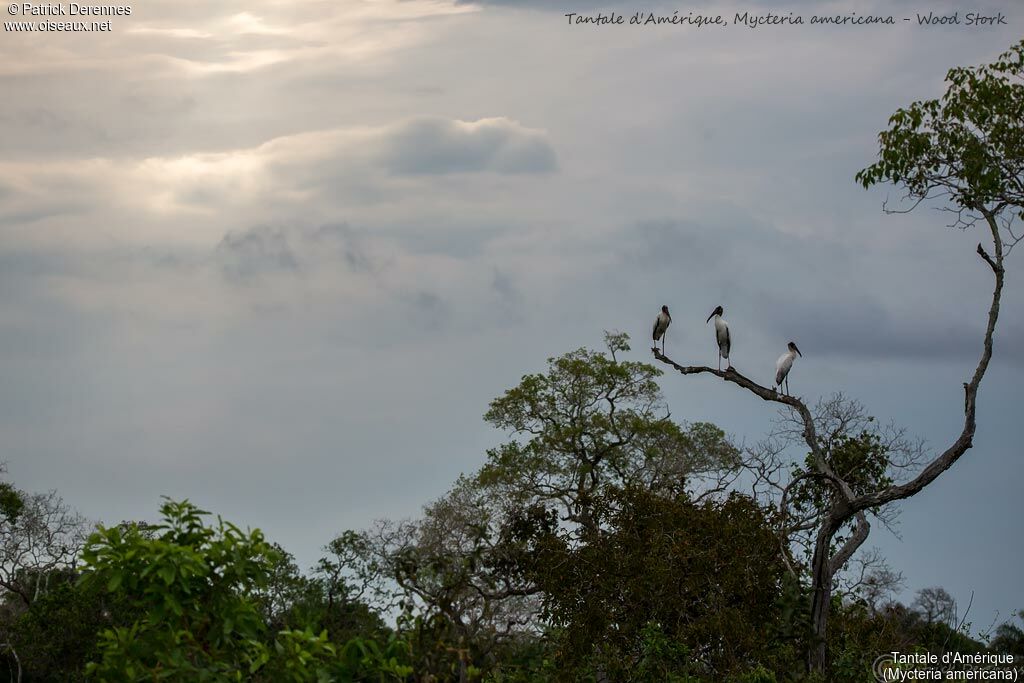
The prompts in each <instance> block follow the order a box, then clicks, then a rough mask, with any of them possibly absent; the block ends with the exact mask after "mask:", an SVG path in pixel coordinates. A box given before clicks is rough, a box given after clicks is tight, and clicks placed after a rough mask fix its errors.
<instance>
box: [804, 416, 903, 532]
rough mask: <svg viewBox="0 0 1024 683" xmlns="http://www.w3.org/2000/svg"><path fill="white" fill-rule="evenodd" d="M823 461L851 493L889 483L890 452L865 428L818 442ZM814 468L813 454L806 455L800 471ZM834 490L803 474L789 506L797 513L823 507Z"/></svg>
mask: <svg viewBox="0 0 1024 683" xmlns="http://www.w3.org/2000/svg"><path fill="white" fill-rule="evenodd" d="M822 451H823V452H824V454H825V461H826V462H827V463H828V465H829V467H831V468H832V471H833V472H835V473H836V474H837V475H839V476H840V477H842V478H843V479H844V480H845V481H846V483H847V484H849V486H850V488H851V489H852V490H853V492H854V494H856V495H862V494H865V493H870V492H872V491H876V490H878V489H879V488H884V487H886V486H889V485H890V484H892V478H891V477H890V476H889V474H888V472H889V465H890V453H889V450H888V449H887V448H886V446H885V445H884V444H883V443H882V439H881V437H880V436H879V434H878V433H876V432H870V431H867V430H864V431H861V432H860V433H858V434H840V435H837V436H835V437H833V438H830V439H829V441H828V443H827V444H825V443H823V444H822ZM813 471H815V465H814V462H813V457H812V456H811V455H810V454H808V455H807V459H806V462H805V466H804V469H803V470H798V471H797V472H795V473H794V475H795V476H797V475H800V474H801V473H803V472H813ZM834 495H835V489H834V488H833V487H832V486H831V485H829V483H828V482H827V481H825V480H823V479H822V478H820V477H806V478H802V479H801V480H800V481H799V482H797V483H796V484H794V486H793V488H792V492H791V494H790V499H789V500H790V505H791V506H792V508H793V510H794V511H795V512H797V513H798V514H806V513H808V512H812V511H814V510H823V509H825V508H827V507H828V506H829V505H830V504H831V501H832V498H833V497H834Z"/></svg>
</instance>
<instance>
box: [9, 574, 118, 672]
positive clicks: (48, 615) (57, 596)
mask: <svg viewBox="0 0 1024 683" xmlns="http://www.w3.org/2000/svg"><path fill="white" fill-rule="evenodd" d="M75 579H76V577H75V574H74V573H73V572H72V571H70V570H60V571H59V572H55V575H54V576H51V577H49V580H48V581H47V583H48V585H49V590H47V591H46V592H45V593H43V594H42V595H40V597H39V598H37V599H36V600H34V601H33V602H32V605H31V606H30V607H28V608H27V609H24V610H21V611H19V613H18V614H17V616H16V617H15V618H13V620H12V621H11V623H10V624H9V626H8V630H9V638H10V641H11V643H12V645H13V646H14V649H15V651H16V652H17V653H18V656H19V660H20V664H21V668H22V669H23V672H24V677H25V680H26V681H67V682H69V683H70V682H73V681H83V680H85V665H86V663H87V662H88V661H90V660H93V659H95V658H97V657H98V656H99V650H98V647H97V634H98V632H99V631H101V630H103V629H105V628H109V627H111V626H112V625H115V624H123V623H127V622H130V621H131V620H132V619H133V618H134V615H132V614H131V612H130V611H129V607H128V605H127V601H126V599H125V597H124V595H123V594H121V593H114V594H110V593H107V591H106V589H105V588H104V587H102V586H79V585H77V582H76V580H75Z"/></svg>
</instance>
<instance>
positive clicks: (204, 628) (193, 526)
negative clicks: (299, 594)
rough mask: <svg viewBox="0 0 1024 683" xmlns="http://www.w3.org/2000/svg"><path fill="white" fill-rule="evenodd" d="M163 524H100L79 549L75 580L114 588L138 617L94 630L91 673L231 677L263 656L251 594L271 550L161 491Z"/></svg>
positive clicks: (262, 579)
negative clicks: (212, 523)
mask: <svg viewBox="0 0 1024 683" xmlns="http://www.w3.org/2000/svg"><path fill="white" fill-rule="evenodd" d="M160 512H161V514H162V516H163V520H164V521H163V523H162V524H159V525H157V526H155V527H154V528H152V529H151V530H150V531H152V532H154V533H149V534H147V533H144V530H143V529H141V528H140V527H139V526H138V525H129V526H127V527H126V528H122V527H111V528H102V527H101V528H100V529H99V530H98V531H97V532H96V533H95V534H93V535H92V536H91V537H90V539H89V544H88V546H87V547H86V549H85V551H84V553H83V560H84V563H85V574H84V575H83V577H82V581H83V583H84V584H85V585H100V586H105V587H106V589H107V590H108V591H111V592H114V591H119V590H120V591H123V592H124V593H125V594H126V595H127V596H128V597H129V600H131V601H132V602H133V603H134V605H135V606H136V607H137V609H138V610H139V611H140V612H141V614H142V616H141V617H140V618H139V619H136V620H135V621H134V622H133V623H131V624H130V625H128V626H115V627H113V628H109V629H105V630H104V631H103V632H102V633H101V634H100V645H99V649H100V653H101V657H100V659H99V661H98V662H95V663H92V664H90V666H89V671H90V672H91V673H92V674H93V675H95V676H96V677H97V678H98V679H100V680H150V679H153V678H174V679H179V680H184V679H189V680H197V681H199V680H208V681H221V680H223V681H227V680H241V679H242V678H243V677H249V676H251V675H252V674H253V673H255V672H256V671H258V670H259V669H260V668H261V667H262V666H263V665H264V664H266V663H267V661H268V660H269V658H270V652H269V651H268V649H267V647H266V645H265V644H264V642H263V637H264V631H265V627H264V624H263V621H262V619H261V617H260V614H259V612H258V610H257V608H256V603H255V600H254V599H253V598H254V594H255V591H256V589H257V588H259V587H261V586H264V585H265V584H266V581H267V573H268V568H269V564H270V562H271V560H272V559H273V558H274V557H275V553H274V551H273V549H272V548H271V546H270V545H269V544H268V543H267V542H266V541H265V540H264V539H263V535H262V534H261V533H260V532H259V531H258V530H257V531H252V532H249V533H245V532H242V531H241V530H240V529H238V528H237V527H236V526H234V525H232V524H230V523H227V522H224V521H223V520H220V519H218V522H217V526H216V527H213V528H211V527H207V526H206V525H204V524H203V516H204V515H206V514H208V513H206V512H205V511H203V510H199V509H198V508H196V507H195V506H194V505H192V504H191V503H189V502H188V501H183V502H173V501H170V500H168V501H167V502H165V503H164V504H163V505H162V506H161V508H160Z"/></svg>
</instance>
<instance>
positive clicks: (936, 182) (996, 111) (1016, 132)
mask: <svg viewBox="0 0 1024 683" xmlns="http://www.w3.org/2000/svg"><path fill="white" fill-rule="evenodd" d="M1022 75H1024V41H1021V42H1019V43H1017V44H1016V45H1014V46H1013V47H1012V48H1011V49H1010V50H1009V51H1007V52H1006V53H1004V54H1002V55H1000V57H999V58H998V59H997V60H996V61H995V62H993V63H992V64H989V65H986V66H980V67H957V68H954V69H950V70H949V72H948V74H947V75H946V83H947V88H946V92H945V94H944V95H943V96H942V97H941V98H939V99H934V100H926V101H920V102H914V103H913V104H911V105H910V106H909V107H907V108H906V109H899V110H897V111H896V113H895V114H893V115H892V117H891V118H890V119H889V124H890V127H889V129H888V130H886V131H883V132H882V133H881V134H880V135H879V142H880V145H881V151H880V153H879V160H878V161H877V162H876V163H874V164H872V165H871V166H869V167H868V168H866V169H864V170H862V171H860V172H859V173H858V174H857V181H858V182H859V183H861V184H862V185H863V186H864V187H870V186H871V185H874V184H875V183H879V182H883V181H884V182H891V183H894V184H898V185H902V186H904V187H905V188H906V189H907V191H908V192H909V194H910V196H911V197H914V198H918V199H923V198H925V197H929V196H931V195H932V193H933V192H935V191H940V192H945V193H947V194H948V196H949V199H950V201H952V202H953V203H954V204H955V205H956V206H958V207H960V208H963V209H968V210H974V211H978V210H981V209H983V208H985V207H989V208H990V209H991V208H992V207H999V206H1000V205H1010V206H1016V207H1018V208H1019V207H1022V206H1024V185H1022V183H1021V179H1022V170H1024V84H1022V83H1021V76H1022Z"/></svg>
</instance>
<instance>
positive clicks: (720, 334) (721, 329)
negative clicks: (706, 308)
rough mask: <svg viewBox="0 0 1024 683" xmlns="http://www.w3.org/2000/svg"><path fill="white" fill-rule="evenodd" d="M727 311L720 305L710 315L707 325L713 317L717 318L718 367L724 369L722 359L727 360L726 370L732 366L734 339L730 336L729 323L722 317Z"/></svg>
mask: <svg viewBox="0 0 1024 683" xmlns="http://www.w3.org/2000/svg"><path fill="white" fill-rule="evenodd" d="M723 313H725V309H724V308H722V307H721V306H718V307H717V308H716V309H715V310H714V311H712V312H711V315H709V316H708V319H707V321H706V322H705V323H704V324H705V325H706V324H707V323H709V322H711V319H712V318H714V319H715V341H716V342H718V369H719V370H721V369H722V359H723V358H724V359H725V360H726V363H727V366H726V370H728V369H729V368H731V367H732V362H731V361H729V349H730V348H731V347H732V341H731V340H730V338H729V325H728V323H726V322H725V320H723V319H722V314H723Z"/></svg>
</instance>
